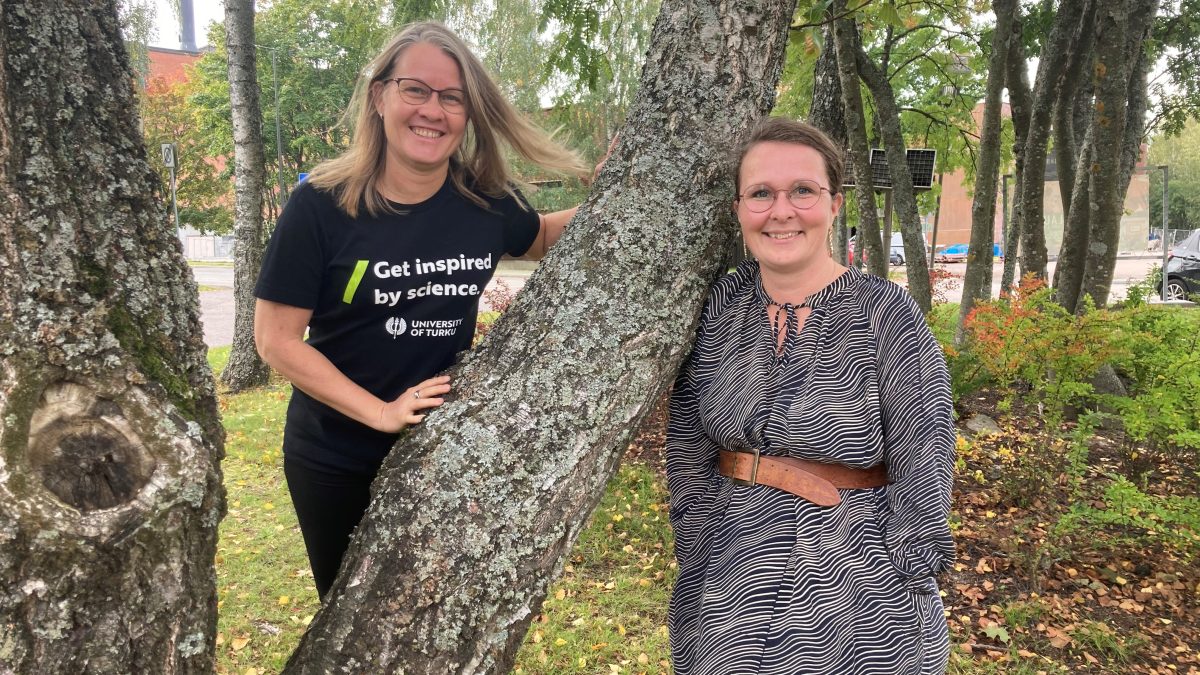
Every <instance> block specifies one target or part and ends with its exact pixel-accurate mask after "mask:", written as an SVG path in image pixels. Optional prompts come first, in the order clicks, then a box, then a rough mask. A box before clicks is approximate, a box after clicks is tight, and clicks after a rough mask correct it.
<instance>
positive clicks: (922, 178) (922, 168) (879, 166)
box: [845, 148, 937, 190]
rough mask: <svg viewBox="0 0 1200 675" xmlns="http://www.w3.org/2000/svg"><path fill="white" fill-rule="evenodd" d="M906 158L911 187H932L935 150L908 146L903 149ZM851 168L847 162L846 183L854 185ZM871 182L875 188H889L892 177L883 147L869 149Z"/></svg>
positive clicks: (935, 160)
mask: <svg viewBox="0 0 1200 675" xmlns="http://www.w3.org/2000/svg"><path fill="white" fill-rule="evenodd" d="M905 154H906V157H905V159H907V160H908V172H909V175H910V176H912V182H913V189H915V190H928V189H930V188H932V187H933V167H934V164H935V163H936V162H937V150H930V149H926V148H908V149H907V150H906V151H905ZM852 172H853V168H852V167H850V165H849V164H847V172H846V173H847V175H848V176H849V178H848V179H847V180H846V181H845V184H846V185H854V184H855V183H854V176H853V175H851V174H852ZM871 183H872V185H873V186H874V187H875V188H877V189H885V190H890V189H891V187H892V177H891V176H890V175H889V174H888V165H887V151H886V150H884V149H883V148H872V149H871Z"/></svg>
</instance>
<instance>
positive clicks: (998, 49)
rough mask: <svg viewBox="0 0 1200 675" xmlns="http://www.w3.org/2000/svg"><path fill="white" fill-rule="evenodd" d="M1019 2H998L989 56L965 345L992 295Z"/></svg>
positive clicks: (963, 307)
mask: <svg viewBox="0 0 1200 675" xmlns="http://www.w3.org/2000/svg"><path fill="white" fill-rule="evenodd" d="M1016 4H1017V0H995V1H994V2H993V3H992V8H993V9H994V11H995V13H996V28H995V30H994V31H993V32H992V52H991V55H990V56H989V57H988V76H987V87H986V92H987V93H986V95H985V98H984V104H983V129H982V130H981V133H980V138H979V161H978V165H977V168H976V170H975V196H974V199H973V200H972V202H971V243H970V245H969V246H968V248H967V270H966V273H965V274H964V275H963V291H962V301H961V303H960V304H959V308H958V328H957V330H956V331H955V337H954V339H955V342H962V339H963V322H964V321H966V318H967V315H968V314H970V313H971V310H972V309H974V307H975V302H976V301H977V300H986V299H988V298H990V297H991V295H992V244H993V241H994V236H995V229H996V183H997V182H999V177H1000V94H1001V93H1002V92H1003V90H1004V80H1005V67H1006V64H1007V62H1008V53H1009V49H1008V40H1009V37H1010V36H1011V35H1012V20H1013V11H1014V10H1015V9H1016Z"/></svg>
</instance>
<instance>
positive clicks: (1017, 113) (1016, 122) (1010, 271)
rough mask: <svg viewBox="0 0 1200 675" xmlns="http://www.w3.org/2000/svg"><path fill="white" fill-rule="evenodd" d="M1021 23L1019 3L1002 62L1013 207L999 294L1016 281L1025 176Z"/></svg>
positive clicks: (1026, 96) (1026, 108)
mask: <svg viewBox="0 0 1200 675" xmlns="http://www.w3.org/2000/svg"><path fill="white" fill-rule="evenodd" d="M1024 30H1025V29H1024V21H1023V20H1022V19H1021V7H1020V4H1019V3H1018V5H1017V6H1016V7H1014V8H1013V22H1012V33H1011V37H1010V38H1009V41H1008V48H1009V54H1008V61H1007V62H1006V63H1005V78H1004V84H1005V87H1007V88H1008V103H1009V113H1010V114H1011V115H1012V125H1013V167H1014V168H1013V185H1014V190H1013V204H1012V216H1011V217H1010V218H1009V220H1008V232H1007V233H1006V238H1005V240H1004V271H1003V272H1002V274H1001V277H1000V293H1001V295H1003V294H1004V293H1005V292H1006V291H1007V290H1008V289H1010V288H1012V287H1013V282H1014V281H1015V280H1016V271H1017V258H1018V252H1019V249H1020V246H1021V223H1020V213H1021V181H1022V179H1023V178H1024V175H1025V145H1026V138H1028V136H1029V119H1030V116H1031V112H1030V107H1031V106H1032V105H1033V93H1032V91H1031V90H1030V86H1029V74H1028V73H1027V72H1026V59H1025V44H1024V42H1023V41H1022V35H1023V33H1024Z"/></svg>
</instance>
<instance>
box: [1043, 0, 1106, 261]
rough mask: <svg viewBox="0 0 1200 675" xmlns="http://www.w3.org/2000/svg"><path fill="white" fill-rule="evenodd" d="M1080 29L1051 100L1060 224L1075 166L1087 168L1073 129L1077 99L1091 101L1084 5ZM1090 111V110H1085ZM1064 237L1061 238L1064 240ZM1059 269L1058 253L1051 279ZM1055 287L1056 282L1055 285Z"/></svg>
mask: <svg viewBox="0 0 1200 675" xmlns="http://www.w3.org/2000/svg"><path fill="white" fill-rule="evenodd" d="M1081 26H1082V29H1081V30H1080V32H1079V40H1078V41H1077V42H1076V44H1075V45H1073V47H1072V49H1071V53H1070V58H1069V61H1068V64H1067V69H1066V71H1065V73H1064V75H1063V86H1062V88H1061V89H1060V90H1059V91H1058V94H1057V96H1055V100H1054V123H1053V124H1054V129H1053V134H1054V156H1055V158H1056V160H1057V163H1058V194H1059V197H1060V202H1061V203H1062V210H1063V222H1064V223H1065V222H1066V221H1067V219H1068V218H1069V217H1070V215H1071V204H1073V203H1074V199H1073V198H1072V195H1073V193H1074V190H1075V170H1076V167H1077V166H1084V167H1086V166H1090V164H1089V163H1088V162H1086V161H1084V162H1080V161H1077V160H1076V158H1077V157H1080V156H1082V155H1081V154H1080V152H1081V151H1080V148H1082V146H1083V142H1082V140H1081V139H1082V138H1083V137H1084V136H1085V135H1086V133H1087V131H1086V129H1076V128H1075V123H1076V118H1077V114H1078V112H1079V111H1080V106H1078V105H1077V103H1079V102H1080V101H1079V99H1087V100H1088V101H1089V102H1090V100H1091V93H1092V87H1091V84H1090V80H1091V73H1090V72H1087V71H1086V70H1085V69H1086V68H1087V67H1088V66H1090V65H1092V48H1093V46H1094V45H1095V40H1096V4H1095V3H1091V4H1089V5H1088V8H1087V11H1086V12H1084V15H1083V22H1082V24H1081ZM1086 107H1087V108H1088V109H1089V110H1090V106H1086ZM1086 119H1087V126H1088V127H1090V126H1091V117H1090V116H1088V117H1087V118H1086ZM1065 238H1066V235H1065V234H1064V239H1065ZM1060 265H1062V253H1061V251H1060V253H1059V261H1058V264H1056V265H1055V266H1054V269H1055V276H1057V274H1058V272H1057V270H1058V268H1059V266H1060ZM1055 285H1057V282H1056V283H1055Z"/></svg>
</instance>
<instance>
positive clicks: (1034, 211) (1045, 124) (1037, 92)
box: [1014, 0, 1088, 279]
mask: <svg viewBox="0 0 1200 675" xmlns="http://www.w3.org/2000/svg"><path fill="white" fill-rule="evenodd" d="M1087 2H1088V0H1061V1H1060V2H1059V4H1058V11H1057V12H1056V14H1055V16H1054V24H1053V27H1052V28H1051V29H1050V35H1049V37H1048V38H1047V41H1046V44H1045V47H1044V48H1043V49H1042V53H1041V55H1040V61H1039V62H1038V72H1037V79H1036V80H1035V84H1034V90H1033V100H1032V103H1031V105H1030V120H1029V128H1028V131H1027V133H1026V138H1025V149H1024V153H1025V157H1024V160H1025V161H1024V167H1023V169H1024V170H1023V171H1022V175H1021V182H1020V183H1019V184H1018V191H1019V192H1020V195H1021V196H1020V198H1019V200H1018V201H1019V203H1020V210H1019V211H1018V212H1017V217H1016V218H1015V219H1014V220H1015V222H1016V226H1017V227H1019V228H1020V232H1021V274H1023V275H1024V274H1029V273H1031V272H1032V273H1033V274H1035V275H1036V276H1037V277H1038V278H1041V279H1045V278H1046V258H1047V253H1046V221H1045V208H1044V205H1043V203H1042V200H1043V197H1044V195H1045V193H1046V182H1045V181H1046V155H1047V149H1048V148H1049V143H1050V122H1051V117H1052V113H1053V111H1054V99H1055V97H1056V96H1057V93H1058V91H1059V90H1060V89H1061V88H1062V87H1063V76H1064V74H1065V73H1066V62H1067V55H1068V53H1069V51H1068V50H1069V48H1070V45H1071V44H1072V42H1073V41H1075V40H1076V39H1077V36H1078V33H1079V27H1080V19H1081V16H1082V14H1083V11H1084V8H1085V5H1086V4H1087Z"/></svg>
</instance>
